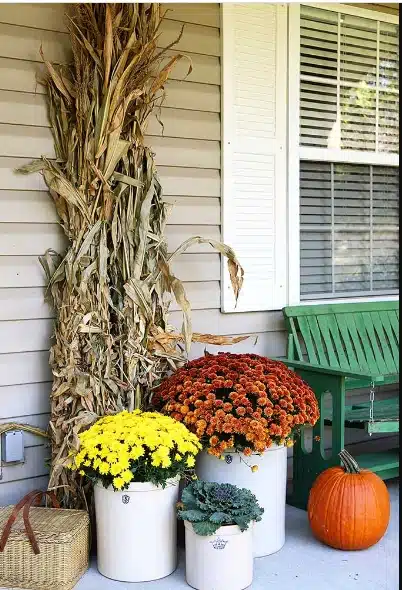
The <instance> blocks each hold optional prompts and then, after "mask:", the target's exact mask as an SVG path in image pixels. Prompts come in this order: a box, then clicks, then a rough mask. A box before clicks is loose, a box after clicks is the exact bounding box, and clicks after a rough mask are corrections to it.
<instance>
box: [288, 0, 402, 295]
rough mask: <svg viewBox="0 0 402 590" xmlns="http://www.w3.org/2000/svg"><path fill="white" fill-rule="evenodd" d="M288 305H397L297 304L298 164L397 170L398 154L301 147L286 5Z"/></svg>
mask: <svg viewBox="0 0 402 590" xmlns="http://www.w3.org/2000/svg"><path fill="white" fill-rule="evenodd" d="M302 4H303V5H305V6H311V7H313V8H319V9H321V10H323V9H324V10H331V11H333V12H337V13H343V14H348V15H351V16H357V17H362V18H368V19H371V20H376V21H382V22H388V23H393V24H398V22H399V19H398V16H396V15H393V14H389V13H383V12H379V11H373V10H368V9H366V8H358V7H354V6H349V5H347V4H329V3H328V4H319V3H315V2H303V3H302ZM288 19H289V20H288V174H287V178H288V277H289V280H288V305H312V304H313V305H315V304H317V305H319V304H330V303H346V302H348V303H352V302H363V301H399V294H395V295H369V296H367V295H365V296H356V297H344V296H343V297H339V298H337V297H336V298H335V297H334V298H331V297H328V298H323V299H321V298H319V299H309V300H305V299H304V300H303V301H301V300H300V178H299V177H300V160H310V161H321V162H322V161H325V162H333V163H351V164H372V165H380V166H395V167H399V154H395V153H386V152H379V153H374V152H363V151H359V150H341V149H323V148H315V147H306V146H301V145H300V142H299V136H300V121H299V118H300V117H299V115H300V80H301V76H300V4H299V3H298V4H289V12H288Z"/></svg>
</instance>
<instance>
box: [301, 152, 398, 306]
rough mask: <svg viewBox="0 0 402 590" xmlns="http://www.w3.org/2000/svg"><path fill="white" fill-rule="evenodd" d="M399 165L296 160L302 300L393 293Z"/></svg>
mask: <svg viewBox="0 0 402 590" xmlns="http://www.w3.org/2000/svg"><path fill="white" fill-rule="evenodd" d="M398 212H399V186H398V169H397V168H394V167H391V166H389V167H387V166H366V165H354V164H334V163H330V162H311V161H302V162H300V290H301V299H310V298H314V299H316V298H321V297H322V298H331V297H334V296H336V297H342V296H353V295H370V294H392V293H397V289H398V281H399V272H398V268H399V244H398V232H399V226H398V223H399V217H398Z"/></svg>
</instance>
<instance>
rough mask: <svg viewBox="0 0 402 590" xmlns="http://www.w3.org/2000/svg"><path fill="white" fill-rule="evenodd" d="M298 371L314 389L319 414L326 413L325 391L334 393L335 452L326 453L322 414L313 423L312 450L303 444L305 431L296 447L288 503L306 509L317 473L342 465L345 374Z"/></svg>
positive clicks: (333, 433) (333, 442) (333, 429)
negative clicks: (291, 487) (343, 375)
mask: <svg viewBox="0 0 402 590" xmlns="http://www.w3.org/2000/svg"><path fill="white" fill-rule="evenodd" d="M297 374H298V375H300V377H301V378H302V379H303V380H304V381H306V383H308V384H309V385H310V387H311V388H312V390H313V391H314V393H315V395H316V397H317V400H318V404H319V408H320V416H322V415H323V402H324V394H325V393H328V392H330V393H331V394H332V414H333V415H332V453H331V456H330V457H327V458H326V457H325V452H324V450H325V440H324V438H325V433H324V418H321V417H320V418H319V420H318V422H317V424H316V425H315V426H314V427H313V433H312V435H313V443H312V450H311V452H308V451H307V449H306V447H305V444H304V436H303V432H302V433H301V436H300V439H298V440H297V441H296V443H295V446H294V447H293V491H292V493H291V495H290V496H289V497H288V498H287V503H288V504H291V505H292V506H296V507H297V508H302V509H303V510H306V509H307V502H308V496H309V493H310V489H311V486H312V485H313V482H314V480H315V479H316V477H317V476H318V475H319V474H320V473H321V472H322V471H324V470H325V469H328V468H329V467H333V466H335V465H340V459H339V457H338V453H340V451H341V450H342V449H343V448H344V443H345V436H344V425H345V378H344V377H341V376H335V375H325V374H317V373H311V372H309V371H308V370H297Z"/></svg>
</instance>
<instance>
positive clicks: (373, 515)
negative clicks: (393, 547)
mask: <svg viewBox="0 0 402 590" xmlns="http://www.w3.org/2000/svg"><path fill="white" fill-rule="evenodd" d="M339 456H340V458H341V461H342V463H343V467H331V468H329V469H326V470H325V471H323V472H322V473H320V475H319V476H318V477H317V479H316V480H315V482H314V484H313V486H312V488H311V490H310V495H309V500H308V506H307V512H308V519H309V522H310V526H311V530H312V531H313V534H314V536H315V537H316V538H317V539H318V540H320V541H322V542H323V543H325V544H326V545H329V546H330V547H334V548H335V549H343V550H345V551H353V550H358V549H367V548H368V547H371V546H372V545H375V543H377V542H378V541H379V540H380V539H381V538H382V537H383V535H384V534H385V531H386V530H387V527H388V523H389V517H390V499H389V493H388V490H387V487H386V485H385V483H384V482H383V481H382V479H380V478H379V477H378V475H376V474H375V473H373V472H372V471H369V470H368V469H360V468H359V465H358V464H357V462H356V461H355V460H354V459H353V457H352V456H351V455H350V454H349V453H348V452H347V451H345V450H343V451H341V452H340V453H339Z"/></svg>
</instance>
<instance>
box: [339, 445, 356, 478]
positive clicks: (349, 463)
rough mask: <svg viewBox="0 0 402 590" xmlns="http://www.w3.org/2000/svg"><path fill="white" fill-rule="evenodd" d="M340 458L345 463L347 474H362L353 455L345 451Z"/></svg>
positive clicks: (340, 454)
mask: <svg viewBox="0 0 402 590" xmlns="http://www.w3.org/2000/svg"><path fill="white" fill-rule="evenodd" d="M339 457H340V459H341V461H342V463H343V466H344V468H345V471H346V473H360V467H359V465H358V463H357V461H356V460H355V459H353V457H352V455H351V454H350V453H348V452H347V451H346V450H345V449H343V450H342V451H341V452H340V453H339Z"/></svg>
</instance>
